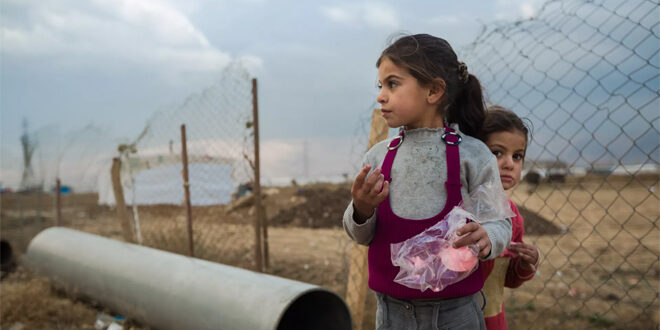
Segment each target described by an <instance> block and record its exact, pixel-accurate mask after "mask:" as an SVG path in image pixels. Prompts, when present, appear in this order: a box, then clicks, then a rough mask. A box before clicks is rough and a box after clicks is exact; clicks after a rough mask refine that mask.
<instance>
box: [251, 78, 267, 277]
mask: <svg viewBox="0 0 660 330" xmlns="http://www.w3.org/2000/svg"><path fill="white" fill-rule="evenodd" d="M252 121H253V123H252V125H253V127H254V187H252V193H253V194H254V208H255V210H256V219H255V228H254V232H255V238H256V240H255V244H256V246H255V253H256V259H257V260H256V261H257V271H259V272H263V259H262V252H263V250H264V245H263V243H262V240H261V238H262V235H264V233H266V231H265V229H264V232H262V226H263V224H264V221H263V211H264V210H263V209H262V207H261V177H260V176H261V174H260V170H259V166H260V165H259V104H258V98H257V79H255V78H252ZM267 249H268V248H266V250H267Z"/></svg>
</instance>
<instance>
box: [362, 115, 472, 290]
mask: <svg viewBox="0 0 660 330" xmlns="http://www.w3.org/2000/svg"><path fill="white" fill-rule="evenodd" d="M445 131H446V133H445V134H444V135H443V140H444V141H445V144H446V146H447V152H446V155H447V181H446V182H445V187H446V188H447V201H446V202H445V207H444V209H442V211H440V213H438V214H437V215H435V216H433V217H431V218H428V219H423V220H411V219H404V218H401V217H399V216H397V215H396V214H394V212H393V211H392V208H391V205H390V200H389V197H388V198H387V199H385V200H384V201H383V202H381V203H380V205H379V206H378V212H377V222H376V233H375V235H374V238H373V240H372V241H371V244H370V245H369V287H370V288H371V289H372V290H374V291H376V292H381V293H384V294H387V295H390V296H393V297H396V298H400V299H437V298H455V297H462V296H467V295H470V294H473V293H475V292H477V291H479V290H481V288H482V287H483V285H484V281H483V276H482V274H481V268H478V269H477V270H476V271H475V272H473V273H472V274H471V275H470V276H468V277H467V278H465V279H464V280H462V281H460V282H458V283H455V284H452V285H450V286H447V287H446V288H444V289H443V290H441V291H440V292H433V291H432V290H428V289H427V290H426V291H424V292H422V291H420V290H418V289H411V288H408V287H406V286H403V285H401V284H398V283H395V282H394V278H395V277H396V274H397V273H398V272H399V268H398V267H395V266H393V265H392V261H391V258H390V244H392V243H398V242H401V241H405V240H406V239H408V238H411V237H413V236H415V235H417V234H419V233H421V232H423V231H424V230H425V229H427V228H429V227H431V226H433V225H434V224H436V223H437V222H438V221H442V220H443V218H444V217H445V215H446V214H447V213H449V211H450V210H451V209H452V208H453V207H454V206H456V205H458V204H459V203H460V202H461V201H462V200H463V197H462V196H461V169H460V164H461V161H460V156H459V152H458V144H459V143H460V136H459V135H458V134H456V133H454V131H453V130H452V129H451V128H448V127H445ZM403 139H404V132H403V131H402V132H401V134H400V135H399V137H398V138H395V139H394V140H392V142H391V143H390V145H389V148H388V149H389V150H388V152H387V154H386V155H385V159H384V160H383V165H382V173H383V175H384V176H385V180H388V181H390V182H391V181H392V178H391V177H390V173H391V170H392V163H393V162H394V157H395V156H396V151H397V149H398V146H400V145H401V143H402V142H403ZM398 179H400V180H404V179H405V178H398Z"/></svg>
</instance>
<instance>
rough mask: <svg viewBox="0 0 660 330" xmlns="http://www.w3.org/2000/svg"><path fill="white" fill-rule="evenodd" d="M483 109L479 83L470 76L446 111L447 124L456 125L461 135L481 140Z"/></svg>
mask: <svg viewBox="0 0 660 330" xmlns="http://www.w3.org/2000/svg"><path fill="white" fill-rule="evenodd" d="M485 109H486V106H485V104H484V98H483V93H482V91H481V83H479V79H477V77H475V76H474V75H472V74H470V75H468V78H467V82H465V84H464V85H463V86H462V88H460V90H459V91H458V93H457V94H456V98H455V99H454V102H452V104H451V105H450V106H449V108H448V109H447V112H446V115H447V122H448V123H457V124H458V126H459V127H460V129H461V131H462V132H463V133H465V134H467V135H470V136H472V137H474V138H477V139H482V131H481V127H482V125H483V123H484V118H485V117H486V110H485Z"/></svg>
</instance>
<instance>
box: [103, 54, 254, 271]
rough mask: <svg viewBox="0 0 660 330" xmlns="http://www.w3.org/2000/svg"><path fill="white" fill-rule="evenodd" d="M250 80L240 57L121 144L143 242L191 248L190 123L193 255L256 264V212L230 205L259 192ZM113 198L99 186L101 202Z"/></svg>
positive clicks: (186, 251)
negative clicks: (246, 214) (246, 213)
mask: <svg viewBox="0 0 660 330" xmlns="http://www.w3.org/2000/svg"><path fill="white" fill-rule="evenodd" d="M251 84H252V81H251V77H250V75H249V74H248V72H247V70H246V69H245V68H244V66H243V65H242V64H241V63H240V62H235V63H233V64H232V65H230V66H228V67H227V68H226V69H224V70H223V72H222V73H221V75H220V78H219V80H218V81H217V82H216V83H215V84H213V85H212V86H210V87H208V88H206V89H205V90H203V91H202V92H201V93H197V94H194V95H191V96H189V97H188V98H187V99H186V100H185V101H184V102H183V103H181V104H178V105H173V106H170V107H166V108H163V109H161V110H160V111H158V112H157V113H156V114H154V116H153V117H152V118H151V119H150V120H149V122H148V123H147V125H146V127H145V128H144V131H143V132H142V133H141V134H140V136H139V137H138V138H137V139H136V140H135V141H134V142H132V143H130V144H125V145H122V146H120V147H119V149H120V150H119V151H120V153H121V160H122V167H121V178H122V185H123V186H124V196H125V200H126V204H127V205H129V206H130V209H131V211H132V212H130V213H131V215H132V217H131V220H132V225H133V226H134V227H133V228H134V229H133V230H134V235H135V237H136V241H137V242H138V243H140V244H144V245H146V246H151V247H155V248H159V249H164V250H168V251H172V252H176V253H181V254H185V255H188V254H189V253H190V252H191V251H189V240H188V229H187V228H188V222H187V220H188V219H187V208H186V201H185V193H184V192H185V190H184V179H183V175H182V171H183V170H184V167H183V165H182V134H183V132H182V129H181V125H185V135H186V142H187V143H186V147H187V148H186V149H187V160H188V165H187V170H188V177H189V180H188V188H189V191H190V203H191V210H192V211H191V213H192V217H191V220H192V228H193V242H194V249H193V251H194V256H195V257H198V258H202V259H208V260H212V261H217V262H222V263H225V264H232V265H238V266H242V267H245V268H250V269H253V268H254V265H253V261H254V251H255V250H254V244H255V243H254V229H253V228H254V227H253V225H254V221H253V219H254V217H251V218H248V219H246V218H240V217H235V216H232V212H231V210H229V209H228V205H230V204H231V202H234V201H237V200H239V199H240V198H241V197H244V196H245V195H247V194H249V193H250V192H251V190H252V182H253V178H254V173H253V169H252V164H253V162H254V141H253V133H254V130H253V125H252V123H253V119H252V109H253V108H252V85H251ZM104 192H108V193H107V194H106V193H104ZM106 198H107V199H109V201H108V202H110V203H111V204H112V200H113V199H114V195H113V193H112V190H109V191H108V189H106V190H105V191H100V192H99V199H100V200H101V202H104V201H105V199H106ZM220 219H222V221H219V220H220ZM218 251H223V252H222V253H218Z"/></svg>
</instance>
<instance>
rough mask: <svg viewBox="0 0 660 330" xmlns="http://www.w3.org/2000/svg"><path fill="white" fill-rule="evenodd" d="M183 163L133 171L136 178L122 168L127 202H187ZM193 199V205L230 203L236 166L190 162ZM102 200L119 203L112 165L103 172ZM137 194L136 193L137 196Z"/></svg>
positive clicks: (144, 203)
mask: <svg viewBox="0 0 660 330" xmlns="http://www.w3.org/2000/svg"><path fill="white" fill-rule="evenodd" d="M182 170H183V166H182V165H181V164H168V165H163V166H158V167H155V168H150V169H145V170H142V171H140V172H138V173H134V174H133V180H134V181H133V182H131V180H130V177H129V176H128V175H127V174H128V173H127V172H126V171H122V174H121V175H122V186H123V190H124V199H125V202H126V205H133V201H135V203H136V204H137V205H153V204H174V205H183V204H184V202H185V200H184V196H185V195H184V190H183V176H182V174H181V173H182ZM188 173H189V184H190V200H191V204H192V205H217V204H226V203H228V202H229V201H230V199H231V194H232V192H233V190H234V187H235V182H234V180H233V179H232V166H230V165H227V164H214V163H192V164H189V165H188ZM98 188H99V204H102V205H115V197H114V191H113V189H112V181H111V178H110V166H109V167H108V169H107V171H102V172H101V175H100V176H99V184H98ZM134 194H135V196H134Z"/></svg>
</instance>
